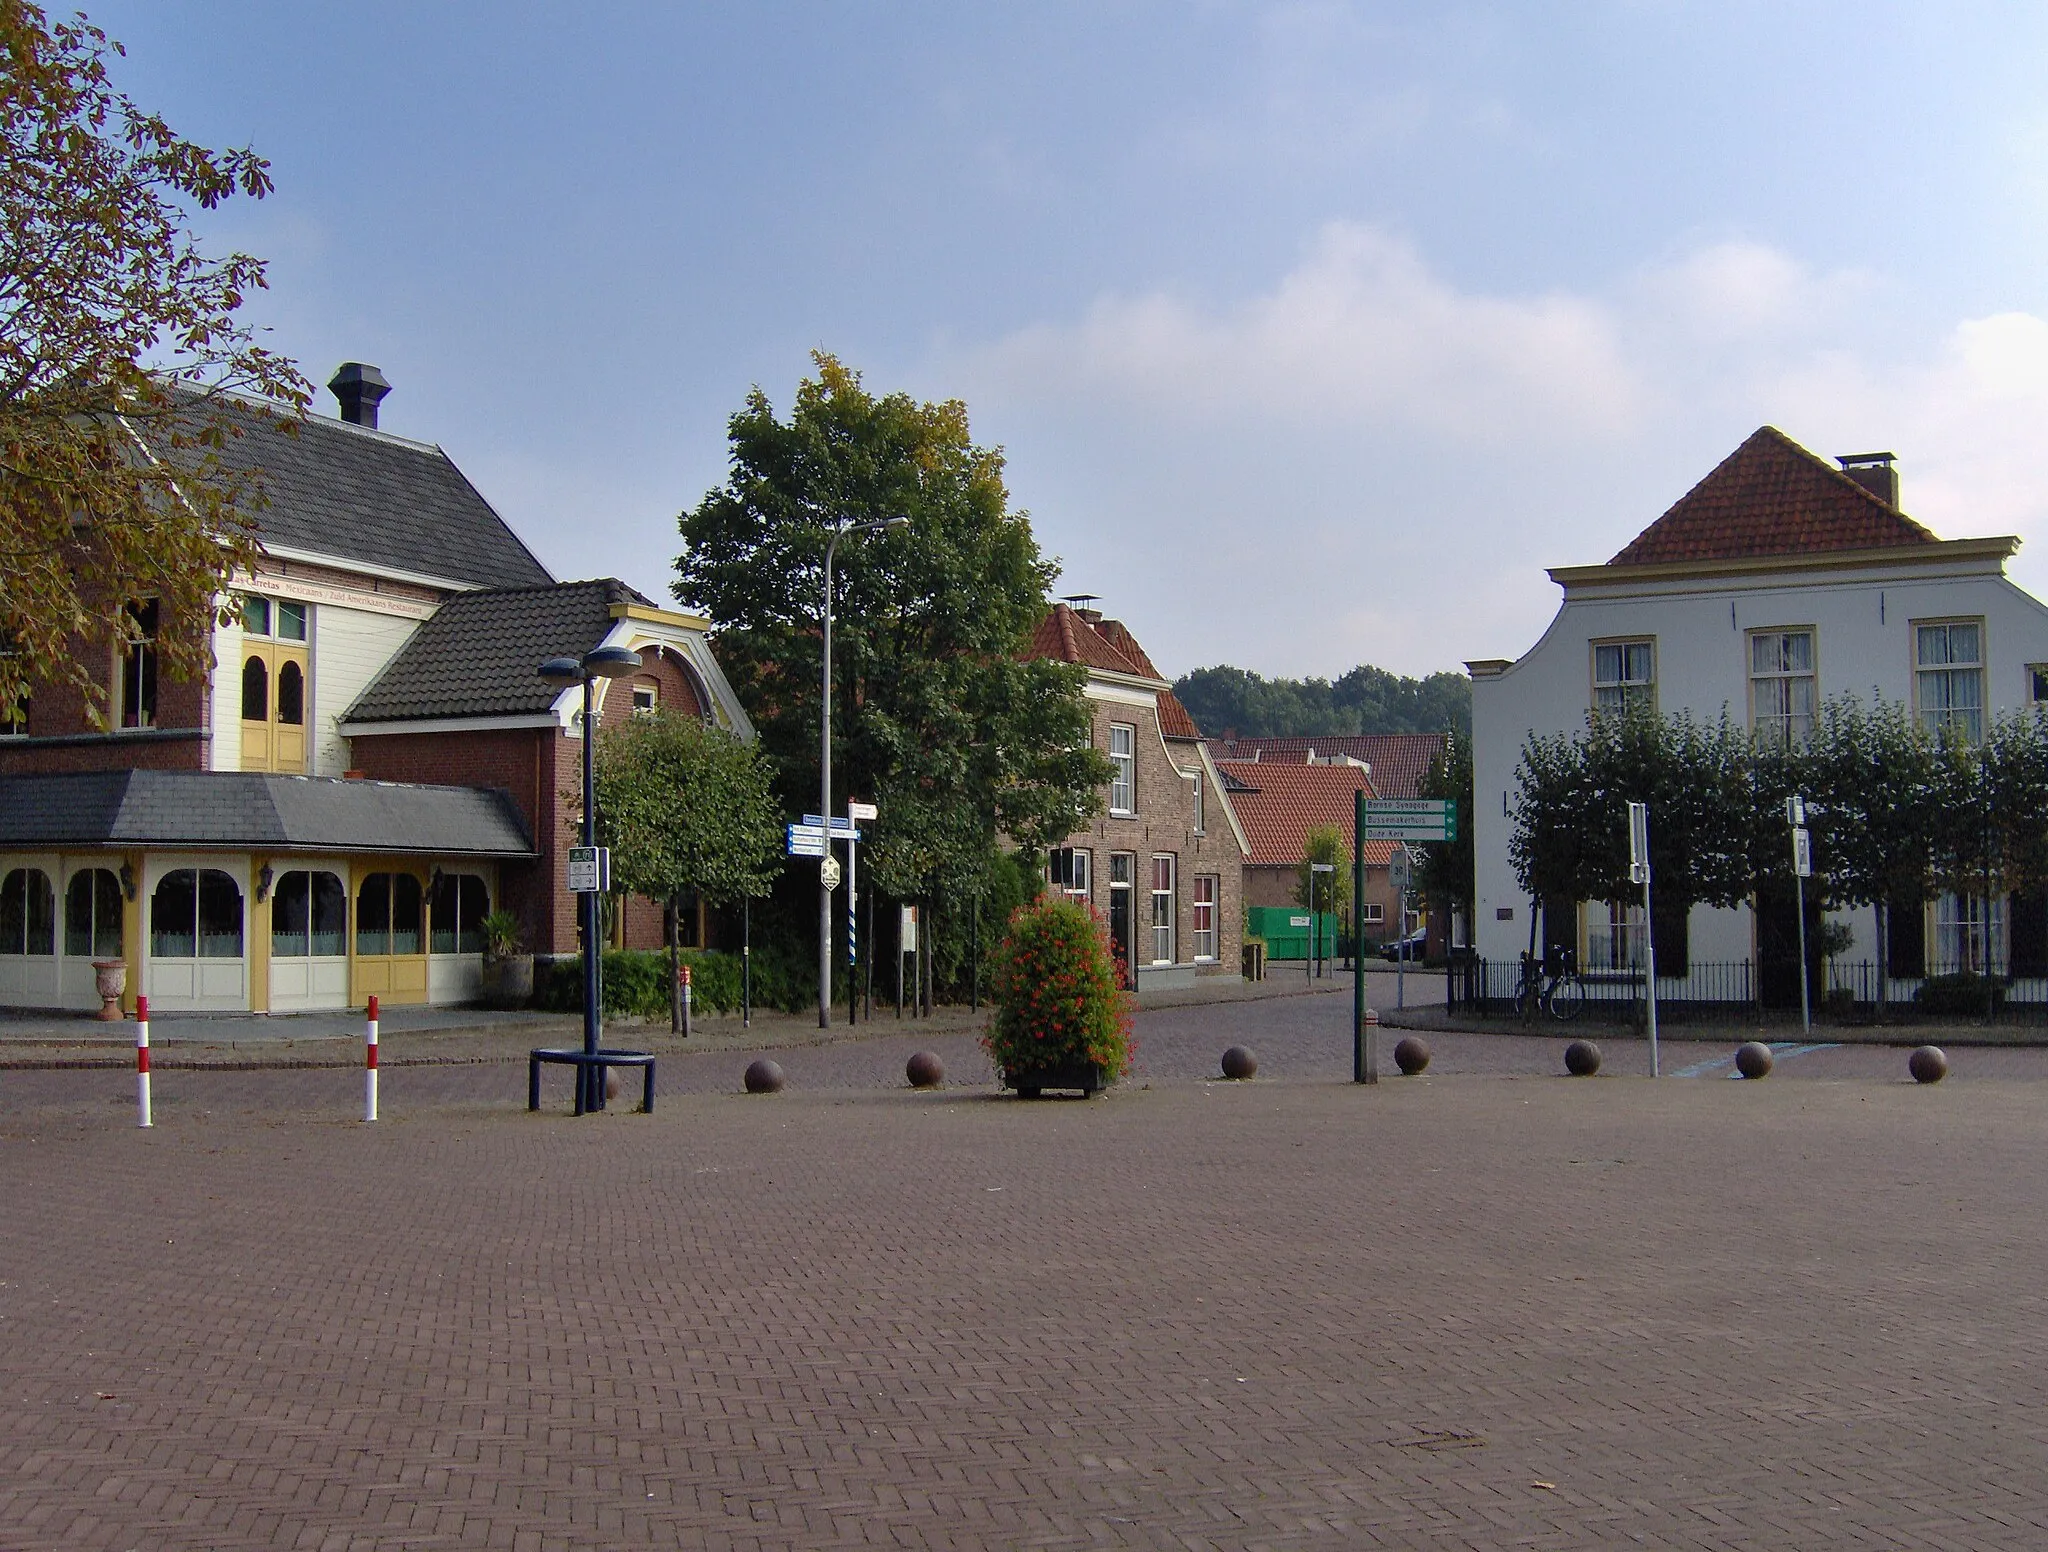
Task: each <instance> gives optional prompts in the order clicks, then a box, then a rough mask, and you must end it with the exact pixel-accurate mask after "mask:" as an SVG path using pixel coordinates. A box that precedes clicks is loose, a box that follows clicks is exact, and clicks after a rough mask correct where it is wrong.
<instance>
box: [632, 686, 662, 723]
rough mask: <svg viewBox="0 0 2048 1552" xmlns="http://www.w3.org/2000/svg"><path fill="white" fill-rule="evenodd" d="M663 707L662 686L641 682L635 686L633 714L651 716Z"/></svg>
mask: <svg viewBox="0 0 2048 1552" xmlns="http://www.w3.org/2000/svg"><path fill="white" fill-rule="evenodd" d="M660 708H661V686H660V685H658V684H648V683H641V684H636V685H634V686H633V715H634V716H636V717H651V716H653V715H654V714H655V712H656V711H658V710H660Z"/></svg>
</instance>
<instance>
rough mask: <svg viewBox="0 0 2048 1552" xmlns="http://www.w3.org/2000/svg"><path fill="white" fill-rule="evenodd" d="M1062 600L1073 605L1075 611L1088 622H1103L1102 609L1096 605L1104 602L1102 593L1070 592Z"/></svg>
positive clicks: (1095, 623)
mask: <svg viewBox="0 0 2048 1552" xmlns="http://www.w3.org/2000/svg"><path fill="white" fill-rule="evenodd" d="M1060 602H1061V603H1063V604H1071V605H1073V609H1074V613H1076V614H1078V615H1079V616H1080V617H1081V618H1082V619H1083V620H1085V621H1086V622H1087V623H1088V624H1090V625H1100V624H1101V623H1102V611H1101V610H1100V609H1098V608H1096V607H1095V606H1096V605H1097V604H1099V603H1101V602H1102V597H1101V595H1100V594H1098V593H1069V594H1067V596H1066V597H1064V598H1062V599H1061V600H1060Z"/></svg>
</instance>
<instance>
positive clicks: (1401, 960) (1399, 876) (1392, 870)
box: [1387, 846, 1409, 1008]
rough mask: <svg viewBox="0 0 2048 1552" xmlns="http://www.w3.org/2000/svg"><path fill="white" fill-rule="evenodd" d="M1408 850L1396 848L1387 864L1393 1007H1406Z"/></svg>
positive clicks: (1401, 847) (1402, 847)
mask: <svg viewBox="0 0 2048 1552" xmlns="http://www.w3.org/2000/svg"><path fill="white" fill-rule="evenodd" d="M1408 867H1409V862H1408V848H1407V847H1406V846H1396V847H1395V848H1394V856H1393V860H1392V861H1390V862H1389V863H1388V864H1387V882H1388V883H1390V884H1392V885H1393V886H1394V1006H1395V1007H1397V1008H1405V1007H1407V1006H1408Z"/></svg>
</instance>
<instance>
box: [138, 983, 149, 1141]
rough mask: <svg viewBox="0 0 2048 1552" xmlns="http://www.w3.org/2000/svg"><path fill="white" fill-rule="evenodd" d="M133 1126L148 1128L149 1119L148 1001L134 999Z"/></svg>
mask: <svg viewBox="0 0 2048 1552" xmlns="http://www.w3.org/2000/svg"><path fill="white" fill-rule="evenodd" d="M135 1107H136V1110H137V1112H138V1114H137V1116H136V1121H135V1124H136V1125H137V1126H148V1125H149V1124H150V1119H149V999H148V998H147V997H137V998H136V999H135Z"/></svg>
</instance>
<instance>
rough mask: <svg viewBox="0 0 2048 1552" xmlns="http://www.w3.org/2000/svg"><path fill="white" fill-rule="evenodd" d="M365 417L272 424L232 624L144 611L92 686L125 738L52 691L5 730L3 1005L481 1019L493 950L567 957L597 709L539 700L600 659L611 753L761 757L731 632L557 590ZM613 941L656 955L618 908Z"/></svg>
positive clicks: (354, 395) (377, 386) (250, 426)
mask: <svg viewBox="0 0 2048 1552" xmlns="http://www.w3.org/2000/svg"><path fill="white" fill-rule="evenodd" d="M329 386H330V387H331V388H332V389H333V390H334V392H335V395H336V397H337V398H338V399H339V400H340V401H341V406H342V418H341V419H330V418H327V417H321V416H314V417H310V418H309V419H307V420H306V421H305V422H304V423H303V424H301V425H300V427H299V428H298V430H297V433H296V435H287V434H285V433H284V432H283V431H281V430H279V429H277V428H276V427H275V426H273V425H272V424H271V423H270V422H269V421H267V420H266V419H264V418H263V417H261V416H258V415H255V414H253V413H252V414H250V415H248V416H247V417H245V419H246V424H245V425H244V426H243V427H242V429H243V432H244V434H243V435H242V436H241V437H239V438H238V439H236V440H235V441H233V442H232V443H231V444H230V445H229V447H228V448H227V449H226V451H225V453H224V456H225V457H226V458H228V459H230V460H233V461H237V462H240V463H242V464H244V465H245V466H248V467H255V468H260V469H261V470H262V471H263V477H264V483H265V487H266V490H267V493H268V498H269V504H268V506H267V507H265V508H264V509H263V510H262V511H261V512H260V513H259V514H257V517H256V523H257V527H258V531H259V535H260V537H261V540H262V543H263V549H264V555H263V558H262V559H261V560H260V561H259V562H258V564H257V566H256V568H255V570H254V572H253V574H250V575H246V576H241V577H237V578H236V579H235V584H234V587H235V592H236V595H237V596H238V598H239V602H240V607H239V609H238V610H237V611H236V618H235V619H234V620H233V621H232V623H229V624H226V625H218V624H213V623H211V622H198V624H197V625H194V624H193V622H183V621H172V620H159V619H158V618H157V611H156V607H155V604H154V603H153V602H151V601H148V600H144V601H141V602H138V603H131V604H128V605H127V606H126V607H127V610H128V614H129V629H128V632H127V635H128V638H129V639H128V641H127V643H126V644H125V645H124V646H123V647H122V648H121V649H120V650H118V651H116V652H113V653H110V654H108V658H107V661H106V662H105V663H104V664H99V663H94V664H93V665H92V668H93V673H94V677H95V678H96V679H97V680H98V681H99V683H100V684H101V685H103V686H104V687H105V688H106V690H107V704H108V712H109V718H108V720H109V721H110V723H111V730H109V731H101V730H98V729H95V728H94V727H93V726H92V725H91V724H90V723H89V722H88V720H87V717H86V713H85V707H84V705H83V703H82V700H81V699H80V697H78V696H77V695H76V694H75V693H73V692H70V691H69V690H67V689H65V688H62V687H59V686H56V685H54V684H53V685H52V686H51V687H50V688H49V689H48V690H46V691H39V692H35V693H32V694H31V696H30V699H29V702H28V704H27V706H26V707H24V708H19V709H18V710H17V714H16V716H15V718H14V719H13V720H12V721H11V722H9V723H7V724H4V725H0V1005H13V1006H63V1007H96V1006H97V1005H98V999H97V998H96V997H95V996H94V995H93V994H92V967H91V962H92V961H93V960H95V959H100V960H106V959H120V960H123V961H125V962H126V964H127V966H128V970H129V976H128V1000H129V1003H130V1006H132V1004H133V997H134V995H135V993H136V992H138V991H140V992H145V993H147V994H148V995H149V996H150V998H151V1000H152V1003H153V1005H155V1006H158V1007H162V1008H166V1009H176V1008H217V1009H249V1010H253V1011H257V1012H283V1011H292V1010H298V1009H308V1008H319V1007H343V1006H355V1005H360V1004H361V1003H362V1002H363V1001H364V1000H365V999H366V998H367V997H368V996H369V995H371V994H372V993H375V994H378V995H380V996H382V997H383V998H384V999H385V1000H386V1001H390V1002H423V1001H432V1002H443V1001H460V1000H463V999H465V998H467V997H469V996H472V995H473V994H474V992H475V989H476V986H477V981H478V978H479V976H480V973H481V960H482V947H483V943H482V922H483V918H484V916H485V915H486V914H488V913H489V912H490V911H491V910H493V909H495V908H497V907H500V906H502V907H505V908H508V909H510V910H512V911H513V912H514V913H515V914H516V915H517V917H518V918H519V921H520V924H521V928H522V932H523V935H524V939H525V943H526V946H527V947H529V948H531V949H533V950H535V951H536V952H538V953H540V954H543V955H559V954H573V953H574V952H575V951H576V948H577V943H576V926H575V909H574V902H573V897H571V896H570V895H569V894H568V893H567V891H566V889H565V887H564V885H565V882H566V880H565V878H564V877H563V871H564V865H563V862H562V851H563V848H564V847H565V846H566V845H567V844H568V841H569V837H570V835H571V832H572V828H573V825H574V822H575V821H574V817H573V813H572V812H571V810H570V807H569V801H570V799H571V796H572V794H574V793H576V792H577V791H578V790H579V788H580V765H579V760H580V757H581V743H582V740H581V720H580V719H581V710H582V692H581V690H580V688H577V689H571V690H568V691H564V692H557V691H555V690H553V689H552V688H550V687H549V686H548V685H547V684H546V683H544V682H543V681H542V680H541V679H540V678H539V676H538V667H539V665H540V663H541V662H542V661H543V660H544V659H546V658H549V657H553V656H559V655H569V656H576V657H580V656H582V655H583V654H584V653H586V652H588V651H589V650H591V649H592V648H594V647H597V646H619V647H625V648H627V649H628V650H630V651H632V652H634V653H636V654H638V656H639V658H640V660H641V665H642V666H641V671H640V672H639V673H637V674H635V675H633V676H631V677H628V678H624V679H618V680H610V681H599V683H598V686H597V694H598V697H599V699H598V702H597V704H598V715H599V719H600V722H599V725H600V727H603V726H608V725H612V724H615V723H617V722H618V721H620V720H621V719H623V718H625V717H628V716H631V715H633V714H634V712H635V711H636V710H643V709H649V708H654V707H681V708H683V709H684V710H686V711H688V712H689V713H691V714H694V715H698V716H704V717H708V718H711V719H713V720H715V721H717V722H718V723H720V724H721V725H723V726H727V727H730V728H733V729H735V730H737V731H740V732H741V733H743V734H751V728H750V727H749V726H748V724H747V721H746V717H745V714H744V713H743V712H742V711H741V709H740V707H739V705H738V703H737V701H736V700H735V698H734V696H733V694H732V690H731V687H730V686H729V685H728V684H727V683H726V681H725V678H724V675H723V674H721V673H720V672H719V669H718V665H717V663H716V661H715V660H714V658H713V657H712V654H711V650H710V646H709V642H708V640H707V639H706V632H707V630H708V628H709V627H708V622H706V621H704V620H701V619H697V618H695V617H692V616H689V615H683V614H677V613H675V612H673V611H670V610H664V609H658V608H656V607H654V606H653V605H652V604H651V603H650V602H649V600H647V599H646V598H644V597H642V596H641V595H640V594H638V593H637V592H635V591H634V590H633V589H631V588H629V587H627V586H626V585H625V584H623V583H621V582H618V581H616V580H610V579H605V580H598V581H587V582H557V581H556V580H555V579H554V578H553V577H551V576H550V575H549V574H548V572H547V570H546V568H545V567H543V566H542V565H541V564H540V562H539V561H538V560H536V559H535V558H534V556H533V554H532V552H531V551H529V550H528V549H527V548H526V546H525V545H524V544H522V543H521V542H520V540H519V539H518V537H517V536H516V535H515V534H514V533H513V532H512V531H511V529H510V528H509V527H507V526H506V524H505V522H504V521H503V519H502V518H500V517H499V516H498V514H497V513H496V512H495V511H494V510H493V509H492V508H491V506H490V504H489V502H487V501H486V500H485V499H484V498H483V496H482V495H481V494H479V493H478V492H477V490H476V488H475V487H474V486H472V485H471V484H470V483H469V481H468V480H467V479H465V478H464V477H463V475H462V473H461V471H460V470H459V469H457V468H456V467H455V465H454V463H453V462H452V461H451V460H450V459H449V458H448V456H447V454H446V453H444V452H443V451H442V450H441V449H440V448H438V447H435V446H432V445H430V444H426V443H421V442H415V441H411V440H409V439H407V438H403V437H397V436H393V435H391V434H390V433H388V432H385V431H381V430H379V429H378V427H377V406H378V403H379V401H380V400H381V399H382V398H383V397H384V395H385V394H386V393H387V392H389V386H388V384H386V383H385V381H384V379H383V378H382V376H381V375H380V374H379V373H378V372H377V371H376V369H375V368H374V367H363V366H360V365H358V364H355V363H350V364H349V365H347V366H344V367H343V368H342V370H341V371H340V372H339V373H337V374H336V376H335V378H334V380H333V382H332V383H330V384H329ZM181 628H184V629H191V628H197V629H203V630H210V632H211V647H212V652H211V657H212V665H213V666H212V669H211V671H210V672H209V673H208V674H206V675H204V676H202V677H200V678H196V679H193V680H191V681H188V682H179V681H175V680H172V679H171V678H169V677H168V676H163V677H162V678H159V676H158V673H157V669H156V648H155V645H154V643H155V642H156V641H157V640H158V639H160V636H159V633H160V632H163V631H168V630H176V629H181ZM615 914H616V921H617V926H616V937H615V941H624V942H628V943H632V944H634V945H646V946H652V945H654V944H655V943H658V942H659V941H661V938H662V930H663V918H662V912H661V909H660V908H659V907H657V906H655V905H653V904H652V903H650V902H646V901H637V902H625V903H624V905H623V907H622V909H621V910H620V911H618V912H617V913H615Z"/></svg>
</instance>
